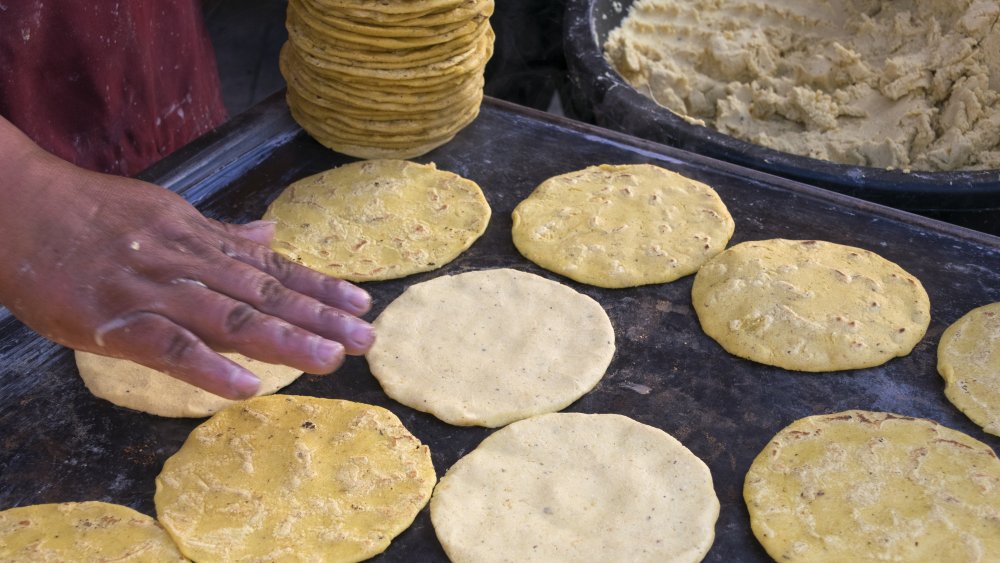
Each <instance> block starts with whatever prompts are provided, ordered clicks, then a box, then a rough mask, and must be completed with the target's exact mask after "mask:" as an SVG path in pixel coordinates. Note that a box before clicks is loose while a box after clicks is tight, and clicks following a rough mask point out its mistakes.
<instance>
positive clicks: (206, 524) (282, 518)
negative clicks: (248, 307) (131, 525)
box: [153, 395, 437, 563]
mask: <svg viewBox="0 0 1000 563" xmlns="http://www.w3.org/2000/svg"><path fill="white" fill-rule="evenodd" d="M436 480H437V478H436V475H435V473H434V466H433V465H432V464H431V457H430V451H429V450H428V448H427V446H425V445H423V444H421V443H420V440H418V439H417V438H415V437H414V436H413V435H412V434H410V432H409V431H407V429H406V428H405V427H404V426H403V424H402V423H401V422H400V420H399V418H397V417H396V416H395V415H394V414H392V413H391V412H389V411H388V410H386V409H383V408H381V407H376V406H373V405H365V404H361V403H353V402H350V401H342V400H334V399H320V398H316V397H300V396H294V395H271V396H268V397H256V398H253V399H249V400H247V401H243V402H241V403H238V404H236V405H233V406H231V407H228V408H226V409H224V410H222V411H220V412H218V413H217V414H215V415H214V416H212V418H210V419H208V420H207V421H206V422H204V423H202V424H201V425H200V426H198V427H197V428H195V429H194V430H193V431H192V432H191V434H190V435H189V436H188V439H187V440H186V441H185V442H184V445H183V446H181V448H180V450H178V451H177V453H175V454H174V455H172V456H171V457H170V458H168V459H167V461H166V463H164V465H163V470H162V471H161V472H160V475H159V476H157V478H156V494H155V496H154V499H153V500H154V502H155V504H156V516H157V519H159V521H160V523H161V524H163V527H164V528H166V530H167V532H168V533H169V534H170V535H171V537H173V538H174V541H175V542H176V543H177V545H178V547H179V548H180V550H181V552H182V553H184V554H185V555H186V556H187V557H189V558H191V559H192V560H194V561H198V562H199V563H207V562H209V561H283V562H295V561H330V562H335V561H361V560H363V559H367V558H369V557H373V556H375V555H377V554H379V553H381V552H382V551H384V550H385V549H386V547H388V546H389V542H390V541H391V540H392V538H394V537H396V535H398V534H399V533H401V532H402V531H403V530H405V529H406V528H407V527H409V525H410V524H411V523H412V522H413V519H414V518H415V517H416V515H417V513H418V512H419V511H420V510H421V509H422V508H423V507H424V506H425V505H426V504H427V501H428V500H429V499H430V496H431V491H432V489H433V487H434V483H435V482H436Z"/></svg>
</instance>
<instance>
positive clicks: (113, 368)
mask: <svg viewBox="0 0 1000 563" xmlns="http://www.w3.org/2000/svg"><path fill="white" fill-rule="evenodd" d="M222 355H223V356H224V357H226V358H228V359H229V360H231V361H233V362H235V363H237V364H239V365H241V366H242V367H244V368H245V369H247V370H249V371H250V372H251V373H253V374H254V375H256V376H257V377H258V378H259V379H260V387H259V388H258V389H257V395H270V394H271V393H275V392H277V391H278V390H279V389H281V388H282V387H285V386H286V385H291V384H292V382H293V381H295V380H296V379H298V378H299V377H300V376H301V375H302V370H298V369H295V368H292V367H288V366H282V365H276V364H268V363H265V362H261V361H259V360H255V359H253V358H248V357H246V356H244V355H243V354H236V353H226V354H222ZM75 358H76V367H77V369H78V370H79V371H80V379H82V380H83V383H84V385H86V386H87V390H88V391H90V392H91V393H92V394H93V395H94V396H95V397H100V398H102V399H104V400H106V401H110V402H112V403H114V404H116V405H118V406H120V407H125V408H127V409H133V410H137V411H142V412H146V413H149V414H155V415H157V416H166V417H176V418H185V417H188V418H198V417H203V416H209V415H212V414H215V413H216V412H218V411H219V410H221V409H223V408H225V407H227V406H229V405H231V404H233V403H235V402H236V401H233V400H230V399H226V398H223V397H220V396H218V395H216V394H214V393H209V392H208V391H205V390H204V389H201V388H200V387H195V386H194V385H191V384H190V383H187V382H185V381H181V380H180V379H177V378H176V377H171V376H169V375H167V374H165V373H162V372H159V371H156V370H154V369H152V368H148V367H146V366H143V365H141V364H137V363H135V362H131V361H129V360H122V359H120V358H111V357H108V356H101V355H98V354H92V353H90V352H81V351H79V350H77V351H76V354H75Z"/></svg>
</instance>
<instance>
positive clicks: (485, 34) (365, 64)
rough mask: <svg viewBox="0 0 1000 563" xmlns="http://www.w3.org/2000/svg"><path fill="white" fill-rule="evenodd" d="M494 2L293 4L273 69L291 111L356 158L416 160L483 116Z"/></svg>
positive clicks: (298, 0) (316, 0) (314, 0)
mask: <svg viewBox="0 0 1000 563" xmlns="http://www.w3.org/2000/svg"><path fill="white" fill-rule="evenodd" d="M493 8H494V5H493V1H492V0H419V1H411V2H406V3H405V5H404V4H401V3H386V2H380V1H379V2H376V1H370V0H358V1H347V0H342V1H338V0H294V1H292V2H290V3H289V5H288V13H287V17H286V22H285V24H286V27H287V28H288V41H287V42H286V43H285V44H284V46H283V47H282V49H281V54H280V57H279V69H280V71H281V73H282V76H284V78H285V81H286V82H287V83H288V92H287V93H288V95H287V102H288V106H289V109H290V111H291V114H292V117H293V118H294V119H295V120H296V122H298V123H299V125H301V126H302V129H303V130H305V131H306V132H307V133H308V134H309V135H310V136H312V137H313V138H314V139H315V140H316V141H317V142H319V143H320V144H322V145H324V146H326V147H328V148H331V149H333V150H336V151H338V152H341V153H344V154H347V155H349V156H354V157H356V158H365V159H385V158H395V159H405V158H413V157H416V156H420V155H422V154H425V153H427V152H429V151H431V150H433V149H434V148H436V147H438V146H440V145H443V144H444V143H447V142H448V141H450V140H451V139H452V138H453V137H454V136H455V134H456V133H457V132H458V131H460V130H461V129H462V128H464V127H465V126H467V125H468V124H469V123H471V122H472V121H473V120H474V119H475V117H476V116H477V115H478V114H479V106H480V104H481V102H482V85H483V73H484V70H485V66H486V62H487V61H488V60H489V59H490V57H491V56H492V54H493V41H494V34H493V30H492V28H491V26H490V22H489V15H490V14H491V13H492V12H493ZM446 101H447V102H448V103H445V102H446ZM442 104H444V105H442ZM444 109H447V110H449V111H442V110H444Z"/></svg>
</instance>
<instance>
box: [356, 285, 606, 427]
mask: <svg viewBox="0 0 1000 563" xmlns="http://www.w3.org/2000/svg"><path fill="white" fill-rule="evenodd" d="M373 326H374V327H375V331H376V332H377V333H378V339H377V340H376V341H375V344H374V345H373V346H372V348H371V349H370V350H369V351H368V354H367V359H368V365H369V367H370V368H371V372H372V374H373V375H374V376H375V378H376V379H378V381H379V383H380V384H381V385H382V388H383V389H384V390H385V392H386V394H388V395H389V396H390V397H392V398H393V399H395V400H397V401H399V402H400V403H403V404H404V405H407V406H409V407H412V408H414V409H417V410H420V411H424V412H429V413H431V414H433V415H434V416H436V417H438V418H440V419H441V420H443V421H445V422H447V423H449V424H455V425H460V426H470V425H479V426H487V427H498V426H503V425H505V424H507V423H509V422H513V421H515V420H520V419H522V418H527V417H529V416H533V415H536V414H541V413H547V412H554V411H558V410H561V409H563V408H565V407H567V406H568V405H569V404H570V403H572V402H573V401H575V400H577V399H578V398H580V397H581V396H583V395H584V394H585V393H587V392H588V391H590V390H591V389H593V388H594V386H595V385H597V383H598V382H599V381H600V380H601V377H603V376H604V372H605V370H606V369H607V368H608V365H609V364H610V363H611V358H612V356H613V355H614V351H615V333H614V329H613V328H612V326H611V320H610V319H609V318H608V315H607V313H605V311H604V309H603V308H602V307H601V305H600V304H599V303H598V302H597V301H594V300H593V299H591V298H590V297H587V296H586V295H584V294H582V293H578V292H576V291H575V290H573V289H572V288H569V287H567V286H564V285H562V284H559V283H556V282H553V281H549V280H547V279H545V278H542V277H540V276H536V275H534V274H528V273H525V272H519V271H517V270H511V269H498V270H482V271H477V272H467V273H464V274H458V275H454V276H442V277H439V278H435V279H433V280H430V281H426V282H422V283H419V284H415V285H412V286H410V287H409V288H407V290H406V291H405V292H403V294H402V295H400V296H399V297H398V298H397V299H396V300H395V301H393V302H392V303H390V304H389V306H388V307H386V308H385V310H384V311H383V312H382V314H380V315H379V316H378V318H377V319H376V320H375V322H374V323H373Z"/></svg>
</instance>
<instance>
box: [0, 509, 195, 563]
mask: <svg viewBox="0 0 1000 563" xmlns="http://www.w3.org/2000/svg"><path fill="white" fill-rule="evenodd" d="M0 561H24V562H31V563H41V562H53V563H55V562H64V561H97V562H111V561H122V562H135V563H138V562H154V561H155V562H168V561H187V559H185V558H184V556H182V555H181V552H180V551H179V550H178V549H177V546H176V545H174V542H173V540H172V539H170V536H169V535H167V533H166V532H165V531H164V530H163V528H161V527H160V525H159V524H158V523H157V522H156V520H155V519H153V518H151V517H149V516H146V515H145V514H142V513H141V512H137V511H135V510H133V509H131V508H129V507H127V506H121V505H117V504H109V503H106V502H98V501H87V502H65V503H58V504H36V505H31V506H21V507H17V508H10V509H7V510H4V511H0Z"/></svg>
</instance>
